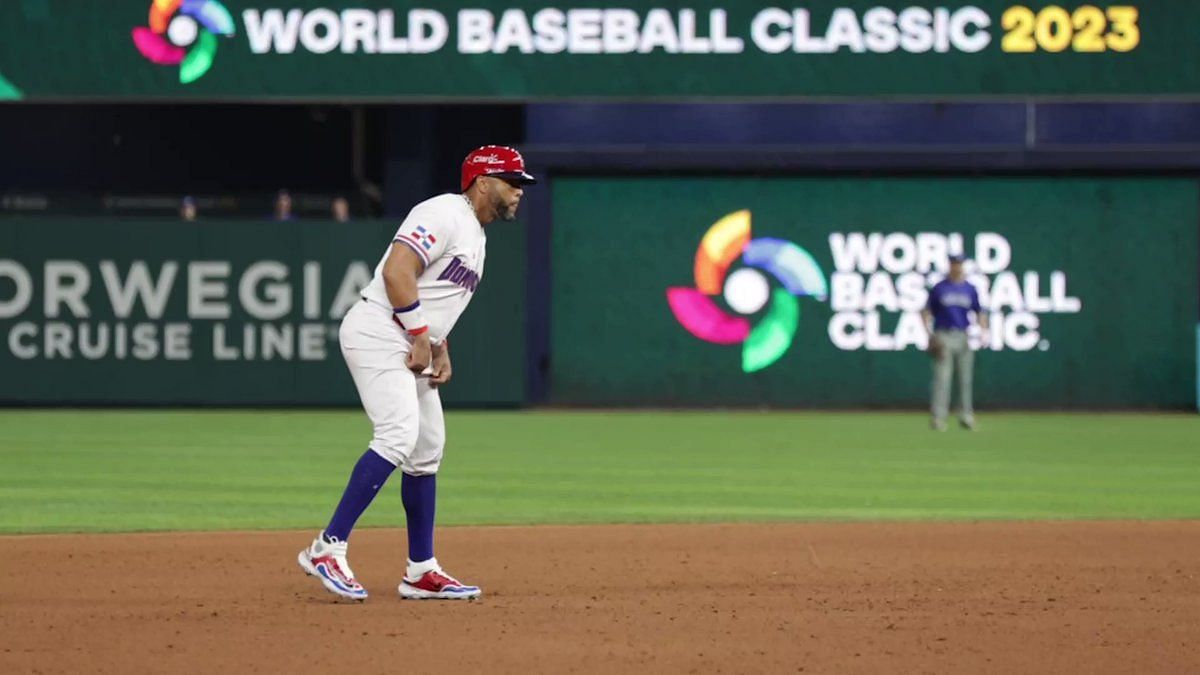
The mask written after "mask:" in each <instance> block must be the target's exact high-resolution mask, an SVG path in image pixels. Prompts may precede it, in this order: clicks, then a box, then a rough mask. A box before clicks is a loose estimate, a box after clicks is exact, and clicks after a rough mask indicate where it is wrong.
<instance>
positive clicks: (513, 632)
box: [0, 521, 1200, 674]
mask: <svg viewBox="0 0 1200 675" xmlns="http://www.w3.org/2000/svg"><path fill="white" fill-rule="evenodd" d="M312 535H313V533H312V532H242V533H181V534H128V535H124V534H123V535H70V536H68V535H33V536H11V537H3V538H0V542H3V545H4V567H3V574H2V575H0V672H4V673H144V672H163V673H166V672H170V673H185V672H187V673H201V672H203V673H208V674H211V673H214V672H216V673H221V672H227V673H242V672H252V671H253V672H260V673H269V672H288V673H317V672H338V673H383V672H396V673H419V672H478V673H497V672H503V673H525V672H546V673H567V672H573V673H583V672H596V673H599V672H603V673H613V672H688V673H692V672H694V673H751V672H905V673H909V672H994V673H1011V672H1057V673H1062V672H1114V673H1116V672H1128V673H1135V672H1136V673H1146V672H1156V673H1183V672H1200V521H1184V522H1051V523H1012V522H982V523H950V524H913V523H886V524H870V523H860V524H830V523H821V524H772V525H669V526H659V525H634V526H618V525H612V526H588V527H584V526H579V527H564V526H545V527H483V528H476V527H456V528H446V529H443V530H441V531H440V532H439V540H438V553H439V559H440V560H441V561H442V562H443V564H444V565H445V566H446V568H447V570H448V571H449V572H451V573H453V574H455V575H457V576H459V578H461V579H462V580H463V581H466V582H468V583H476V584H479V585H481V586H482V587H483V589H484V597H483V598H482V599H481V600H480V601H477V602H433V601H402V600H400V599H399V597H398V596H397V594H396V590H395V586H396V584H397V583H398V582H399V580H400V574H401V572H402V569H403V562H404V550H405V548H404V533H403V530H384V529H366V530H360V531H358V532H356V533H355V535H354V537H353V539H352V546H351V557H350V561H351V563H352V564H353V566H354V569H355V571H356V573H357V574H358V577H359V579H360V580H361V581H362V582H363V583H364V585H365V586H366V587H367V589H368V590H369V591H370V592H371V598H370V599H369V600H367V601H366V602H365V603H361V604H351V603H347V602H345V601H341V602H339V601H335V599H334V596H332V595H329V594H328V593H326V592H325V591H324V589H322V588H321V587H320V585H319V584H318V583H317V582H316V581H315V580H314V579H312V578H309V577H306V576H304V574H303V573H302V572H301V571H300V569H299V568H298V566H297V565H296V560H295V559H296V553H297V552H298V551H299V550H300V549H301V548H303V547H304V546H305V545H306V544H307V543H308V541H309V540H310V539H311V537H312Z"/></svg>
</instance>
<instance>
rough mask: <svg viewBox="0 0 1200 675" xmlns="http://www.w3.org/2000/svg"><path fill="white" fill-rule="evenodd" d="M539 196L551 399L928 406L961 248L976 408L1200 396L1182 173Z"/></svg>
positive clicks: (1176, 404)
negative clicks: (943, 282) (548, 262)
mask: <svg viewBox="0 0 1200 675" xmlns="http://www.w3.org/2000/svg"><path fill="white" fill-rule="evenodd" d="M553 190H554V192H553V201H554V204H553V246H552V253H553V263H554V264H553V287H552V298H553V299H552V310H551V320H550V324H551V350H550V351H551V354H552V367H551V375H550V380H551V381H550V385H549V392H550V399H551V401H553V402H554V403H559V404H586V405H626V404H633V405H733V406H758V405H763V406H818V407H819V406H864V405H866V406H906V407H907V406H922V405H925V403H926V401H927V395H928V394H927V392H928V380H929V364H928V359H927V357H926V356H925V355H924V353H923V349H924V348H925V346H926V337H925V334H924V331H923V329H922V328H921V325H920V318H919V310H920V308H921V307H922V306H923V304H924V301H925V297H926V289H927V287H929V286H930V285H931V284H932V283H934V282H935V281H936V280H937V279H938V278H940V276H941V275H942V274H943V273H944V270H945V265H946V255H947V253H951V252H962V253H965V254H966V255H967V256H969V257H972V258H973V263H972V265H971V267H970V268H969V272H970V274H971V276H972V279H973V281H975V282H976V283H977V284H979V285H980V287H981V288H982V289H983V300H984V302H985V304H987V305H989V306H991V307H992V308H993V310H994V313H993V317H994V318H993V331H992V334H991V335H990V336H989V338H990V339H989V340H988V345H987V346H986V347H985V348H983V349H982V350H981V351H980V352H979V353H978V360H977V369H976V380H977V387H976V389H977V399H978V401H979V405H981V406H1004V407H1021V408H1061V407H1143V408H1189V409H1191V408H1194V406H1195V404H1196V395H1197V394H1196V359H1197V356H1196V352H1197V341H1196V325H1197V225H1198V213H1197V208H1198V204H1200V194H1198V190H1197V185H1196V183H1195V182H1194V181H1190V180H1176V179H1151V178H1148V179H1118V178H1113V179H1108V178H1087V179H1083V178H1079V179H1076V178H974V179H955V178H911V179H870V180H867V179H855V178H829V179H822V178H783V177H779V178H769V179H763V178H757V177H691V176H688V177H633V178H621V177H573V178H559V179H557V180H555V182H554V186H553ZM706 233H709V234H708V236H706ZM698 249H699V250H700V253H699V254H698ZM726 265H727V267H726ZM746 268H748V269H749V270H751V271H748V272H747V271H743V270H744V269H746ZM763 281H766V282H767V283H766V284H765V286H764V284H763ZM739 310H740V311H739ZM976 341H977V342H978V339H977V340H976Z"/></svg>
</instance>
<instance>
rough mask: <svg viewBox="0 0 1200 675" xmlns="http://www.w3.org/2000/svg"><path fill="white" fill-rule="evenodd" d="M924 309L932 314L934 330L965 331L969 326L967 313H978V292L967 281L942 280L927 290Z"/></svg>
mask: <svg viewBox="0 0 1200 675" xmlns="http://www.w3.org/2000/svg"><path fill="white" fill-rule="evenodd" d="M925 309H928V310H929V311H930V313H932V314H933V329H934V330H966V329H967V327H968V326H970V325H971V319H970V317H969V316H968V314H967V313H968V312H975V313H979V312H981V311H982V309H981V308H980V307H979V292H978V291H976V290H975V287H974V286H972V285H971V283H970V282H968V281H965V280H964V281H959V282H954V281H951V280H950V279H943V280H941V281H939V282H938V283H937V285H936V286H934V287H933V288H931V289H929V300H928V301H927V302H926V303H925Z"/></svg>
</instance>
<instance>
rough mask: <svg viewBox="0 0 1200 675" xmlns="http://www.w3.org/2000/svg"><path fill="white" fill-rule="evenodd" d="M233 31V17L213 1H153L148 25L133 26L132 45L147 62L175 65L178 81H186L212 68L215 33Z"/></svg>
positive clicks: (215, 44) (231, 32) (215, 40)
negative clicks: (177, 71) (177, 67)
mask: <svg viewBox="0 0 1200 675" xmlns="http://www.w3.org/2000/svg"><path fill="white" fill-rule="evenodd" d="M233 33H234V25H233V17H232V16H231V15H230V14H229V10H227V9H225V5H222V4H221V3H219V2H217V0H153V2H151V3H150V27H149V28H147V27H145V26H138V27H137V28H134V29H133V44H134V45H135V46H136V47H137V49H138V51H139V52H141V53H142V56H143V57H145V58H146V60H147V61H150V62H151V63H157V64H158V65H160V66H174V65H178V66H179V81H180V82H182V83H183V84H188V83H190V82H195V81H196V80H198V79H200V78H201V77H203V76H204V74H205V73H207V72H208V69H209V68H211V67H212V63H213V57H214V56H216V53H217V36H218V35H223V36H225V37H230V36H232V35H233ZM189 46H190V47H191V49H187V47H189Z"/></svg>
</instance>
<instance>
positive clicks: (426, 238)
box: [408, 225, 437, 251]
mask: <svg viewBox="0 0 1200 675" xmlns="http://www.w3.org/2000/svg"><path fill="white" fill-rule="evenodd" d="M408 236H410V237H412V238H413V239H414V240H415V241H416V242H417V243H418V244H420V245H421V247H422V248H424V249H425V250H426V251H428V250H430V249H432V248H433V245H434V244H436V243H437V237H435V236H433V233H432V232H430V231H429V230H426V229H425V227H424V226H423V225H418V226H417V229H416V230H415V231H414V232H412V233H411V234H409V235H408Z"/></svg>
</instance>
